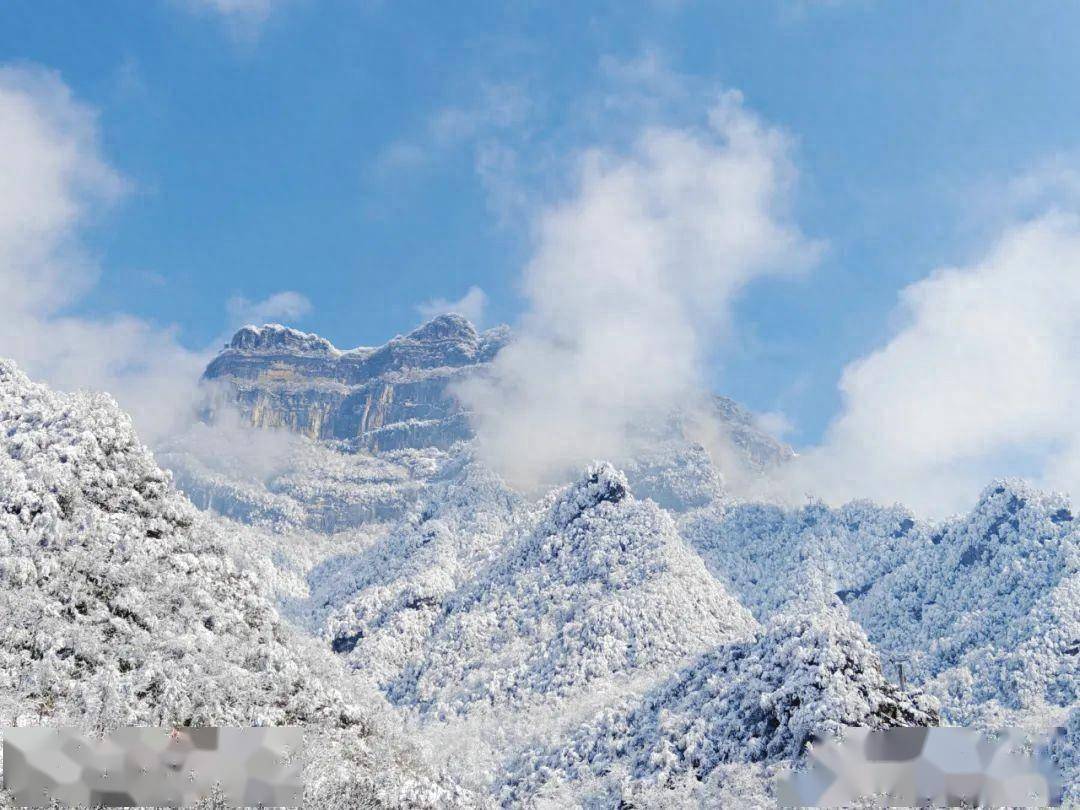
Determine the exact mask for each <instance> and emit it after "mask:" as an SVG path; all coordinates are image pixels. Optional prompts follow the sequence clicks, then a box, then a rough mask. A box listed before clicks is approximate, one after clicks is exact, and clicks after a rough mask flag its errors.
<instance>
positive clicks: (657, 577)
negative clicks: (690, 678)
mask: <svg viewBox="0 0 1080 810" xmlns="http://www.w3.org/2000/svg"><path fill="white" fill-rule="evenodd" d="M523 534H524V536H523V537H522V538H521V539H519V540H516V541H513V542H509V543H507V544H506V545H505V547H504V548H502V549H500V554H499V555H498V556H497V557H496V558H495V559H494V560H493V562H492V564H491V565H490V566H489V567H488V568H487V569H486V570H481V571H480V572H479V573H478V574H477V575H476V577H475V579H474V580H473V581H472V582H471V583H469V584H468V585H467V586H466V587H464V588H460V589H458V590H457V591H455V592H454V593H452V594H450V595H449V596H448V598H446V599H445V600H444V601H443V602H442V605H441V615H440V616H439V617H438V618H437V620H436V622H435V624H434V626H433V628H432V634H431V637H430V639H429V640H427V642H426V643H425V645H424V650H423V656H422V658H421V659H420V660H419V661H418V662H417V663H416V664H415V665H413V666H412V667H411V668H410V669H409V670H407V671H406V672H405V673H404V674H403V676H402V678H401V679H400V681H399V682H398V683H397V684H395V685H394V686H393V687H392V688H391V690H390V694H391V696H392V698H393V699H394V700H395V701H396V702H398V703H405V704H409V705H416V706H417V707H418V708H420V710H421V711H422V712H423V713H431V712H434V713H436V714H453V713H457V712H467V711H469V710H470V709H471V708H472V707H474V706H477V705H527V704H530V703H533V702H536V701H550V700H552V699H554V698H561V697H564V696H567V695H571V694H574V693H578V692H580V691H581V690H583V689H585V688H586V687H588V686H589V685H590V684H592V683H593V682H595V681H603V680H605V679H610V678H612V677H615V676H627V675H630V674H632V673H635V672H649V671H651V670H655V669H656V668H663V667H666V666H671V665H674V664H675V663H677V662H678V661H680V660H682V659H683V658H685V657H686V656H688V655H692V654H696V653H699V652H701V651H703V650H705V649H707V648H708V647H710V646H712V645H715V644H718V643H722V642H725V641H730V640H733V639H737V638H742V637H745V636H746V635H748V634H749V633H751V632H752V631H753V629H754V626H755V623H754V621H753V619H752V618H751V617H750V616H749V614H748V613H747V612H746V611H745V610H744V609H743V608H742V606H741V605H739V604H738V602H737V601H735V600H734V599H733V598H731V597H730V596H729V595H728V594H727V593H726V592H725V591H724V589H723V587H722V586H721V585H720V584H719V583H718V582H717V581H716V580H715V579H713V578H712V577H711V576H709V574H708V572H707V571H706V570H705V568H704V566H703V565H702V564H701V561H700V560H699V559H698V558H697V557H696V555H694V554H693V553H692V552H691V551H690V550H689V549H687V548H686V546H685V544H684V543H683V541H682V540H681V539H680V538H679V537H678V535H677V534H676V533H675V527H674V524H673V523H672V521H671V519H670V517H668V516H667V515H666V514H665V513H664V512H662V511H661V510H660V509H658V508H657V507H656V506H655V504H652V503H651V502H648V501H638V500H636V499H635V498H634V497H633V496H632V495H631V493H630V491H629V486H628V484H627V481H626V478H625V477H624V476H622V475H621V474H620V473H618V472H617V471H616V470H614V469H613V468H612V467H610V465H598V466H596V467H594V468H592V469H590V470H589V471H588V473H587V475H586V476H585V478H583V479H582V480H581V481H579V482H578V483H576V484H574V485H572V486H570V487H569V488H567V489H566V490H565V491H563V492H562V493H560V494H559V495H558V496H557V497H556V498H555V500H554V502H553V503H551V504H550V506H549V507H548V508H546V509H545V510H544V512H543V515H542V519H541V520H540V522H539V524H538V525H536V526H535V528H534V529H532V531H529V532H526V533H523Z"/></svg>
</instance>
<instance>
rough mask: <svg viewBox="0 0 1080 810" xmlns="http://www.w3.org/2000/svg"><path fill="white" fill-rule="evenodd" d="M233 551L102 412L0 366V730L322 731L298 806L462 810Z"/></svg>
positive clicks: (115, 415)
mask: <svg viewBox="0 0 1080 810" xmlns="http://www.w3.org/2000/svg"><path fill="white" fill-rule="evenodd" d="M230 542H231V540H230V537H229V535H228V532H227V531H223V530H222V528H221V527H220V526H218V525H216V524H215V523H214V522H213V521H211V520H208V519H207V518H206V517H205V516H204V515H202V514H201V513H199V512H198V511H197V510H196V509H194V508H193V507H192V506H191V505H190V504H189V503H188V502H187V500H186V499H184V498H183V497H182V496H181V495H179V494H178V493H177V492H176V491H175V490H174V489H173V487H172V485H171V483H170V480H169V477H168V475H167V474H166V473H164V472H162V471H161V470H160V469H159V468H158V467H157V466H156V464H155V463H154V461H153V459H152V457H151V456H150V454H149V453H148V452H147V450H146V449H145V448H144V447H143V446H142V445H141V444H140V443H139V442H138V440H137V438H136V436H135V433H134V430H133V429H132V425H131V422H130V420H129V419H128V418H127V417H126V416H125V415H124V414H122V413H120V412H119V410H118V409H117V407H116V405H115V403H114V402H113V401H112V400H111V399H110V398H108V397H105V396H91V395H82V394H76V395H58V394H54V393H52V392H50V391H48V390H47V389H45V388H44V387H43V386H40V385H35V384H33V383H30V382H29V381H28V380H27V379H26V377H25V376H24V375H23V374H22V373H21V372H20V371H19V370H18V369H17V368H15V366H14V365H13V364H11V363H10V362H8V361H2V362H0V579H2V581H3V587H2V588H0V615H2V616H4V621H3V622H0V718H2V722H3V723H5V724H6V723H11V724H16V723H17V724H26V723H45V724H65V725H77V726H80V727H84V728H89V729H105V728H112V727H114V726H116V725H121V724H128V725H168V724H178V725H179V724H183V725H205V724H217V725H249V724H310V725H311V726H313V727H317V728H323V729H325V732H324V733H323V734H321V735H320V734H314V735H312V741H313V744H314V746H315V753H316V756H315V758H314V759H313V761H312V762H311V764H310V766H309V773H310V776H311V777H312V778H311V779H310V787H311V790H312V794H311V795H312V796H313V797H318V796H324V797H326V796H332V795H334V794H337V793H339V792H343V791H351V792H352V793H353V794H354V795H355V796H357V797H360V796H361V795H366V796H368V797H370V799H371V800H372V801H379V800H381V801H383V802H384V803H385V805H386V806H410V807H411V806H416V805H417V804H418V803H419V804H426V805H430V806H436V805H442V804H444V802H445V801H447V800H449V799H450V798H451V797H453V796H459V797H460V798H461V799H462V800H463V801H464V800H466V798H467V797H466V795H465V794H463V793H460V791H459V789H457V788H456V787H455V786H454V785H453V783H452V782H450V781H449V780H448V779H446V778H444V777H440V776H437V775H436V774H435V772H434V771H430V770H429V769H428V768H427V766H426V765H425V764H424V762H423V760H422V758H421V757H420V756H419V754H417V753H413V752H411V751H410V749H409V746H408V745H406V744H404V743H403V742H402V741H401V740H399V738H398V733H397V732H396V731H395V730H394V729H393V724H392V723H390V722H387V716H386V713H385V711H384V710H381V709H379V701H378V700H377V699H376V698H375V696H374V695H373V694H371V693H370V692H369V691H367V690H364V689H362V688H359V687H358V685H357V684H356V683H355V682H354V681H352V680H351V679H350V678H348V677H347V676H346V675H345V674H344V673H343V671H342V669H341V668H340V667H339V666H337V664H336V662H335V661H334V660H333V659H332V656H330V655H329V654H328V653H327V652H326V651H324V650H321V649H319V648H318V647H317V646H316V645H314V644H312V643H311V642H310V641H309V640H307V639H305V638H303V637H302V636H301V635H299V634H297V633H296V632H294V631H293V630H292V629H290V628H289V627H288V626H287V625H286V624H285V623H283V622H282V621H281V619H280V618H279V617H278V614H277V611H276V610H275V607H274V605H273V604H272V602H271V600H270V599H269V598H268V594H267V593H266V591H265V589H264V588H262V587H261V586H260V583H259V582H258V580H257V578H256V577H255V576H254V575H253V574H252V572H250V571H245V570H242V569H241V568H239V567H238V565H237V564H236V562H235V561H234V559H233V556H232V555H231V553H230ZM320 739H321V740H322V741H321V742H320ZM345 763H351V764H350V766H349V767H348V769H347V770H346V771H344V772H343V771H342V769H341V767H340V766H341V765H342V764H345ZM388 774H391V775H392V778H391V779H388V778H387V775H388ZM322 806H328V807H332V806H335V805H334V804H333V803H332V802H331V803H328V804H325V805H322Z"/></svg>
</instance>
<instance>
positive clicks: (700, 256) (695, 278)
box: [459, 92, 817, 487]
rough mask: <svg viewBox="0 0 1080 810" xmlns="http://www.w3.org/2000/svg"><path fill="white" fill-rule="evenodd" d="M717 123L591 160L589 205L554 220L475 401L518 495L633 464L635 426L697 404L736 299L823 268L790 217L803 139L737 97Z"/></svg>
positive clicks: (583, 196) (580, 188)
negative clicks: (813, 266)
mask: <svg viewBox="0 0 1080 810" xmlns="http://www.w3.org/2000/svg"><path fill="white" fill-rule="evenodd" d="M708 121H709V125H708V126H707V127H686V128H670V127H647V128H646V129H645V130H644V131H642V132H640V133H639V135H638V137H637V138H636V139H635V140H634V142H633V144H632V146H631V147H630V148H629V149H628V150H626V151H622V150H615V149H593V150H590V151H588V152H586V153H585V154H584V156H583V157H582V158H581V161H580V165H579V171H578V177H577V187H576V191H575V192H574V193H573V195H572V196H571V197H570V198H569V199H566V200H565V201H563V202H561V203H559V204H557V205H555V206H552V207H550V208H549V209H547V210H546V211H544V213H543V214H542V215H541V216H540V217H539V218H538V222H537V224H536V238H537V250H536V253H535V255H534V256H533V258H532V260H531V261H530V262H529V264H528V265H527V267H526V268H525V271H524V278H523V285H522V286H523V289H524V293H525V295H526V297H527V301H528V308H527V311H526V313H525V315H524V317H523V319H522V322H521V324H520V328H519V330H518V332H517V336H516V339H515V341H514V343H512V344H511V345H510V346H508V347H507V348H506V349H504V350H503V351H501V352H500V353H499V355H498V356H497V358H496V360H495V361H494V364H493V368H492V374H491V375H490V378H487V379H482V380H475V381H473V382H471V383H469V384H468V385H466V386H464V387H462V389H461V390H460V391H459V395H460V397H461V398H462V399H463V400H464V401H465V402H466V404H468V405H469V406H470V407H471V408H472V409H473V411H474V412H475V414H476V420H477V429H478V434H479V449H480V452H481V454H482V455H483V456H484V457H485V458H486V459H487V460H488V461H489V462H490V463H492V464H494V465H495V466H496V467H497V468H498V469H499V470H501V471H502V472H503V474H504V475H506V476H507V478H508V479H509V480H510V481H511V482H513V483H515V484H517V485H519V486H524V487H530V486H533V485H536V484H540V483H546V482H550V481H552V480H556V479H558V478H560V477H561V476H563V475H564V474H566V473H568V472H570V471H572V470H574V469H575V468H576V467H579V466H580V465H582V464H584V463H586V462H588V461H589V460H591V459H593V458H596V457H605V458H612V459H616V460H617V459H619V458H623V457H625V455H626V453H627V452H629V451H631V450H632V449H633V448H634V445H635V441H636V439H635V436H636V433H637V431H636V430H635V425H639V424H641V423H643V422H645V421H648V420H655V419H661V418H663V417H664V416H666V415H667V413H668V412H669V411H670V410H671V409H672V408H675V407H677V406H686V405H688V404H692V403H693V402H694V401H696V397H697V396H698V395H699V392H700V391H701V390H702V387H701V383H702V380H701V377H700V371H701V368H702V361H703V353H704V343H705V342H706V340H707V339H708V338H709V337H710V336H711V335H713V334H715V332H716V330H718V329H720V328H722V327H723V326H724V325H725V321H726V316H727V309H728V304H729V303H730V301H731V299H732V297H733V296H734V295H735V294H736V293H737V292H738V291H739V290H740V289H741V288H742V287H743V286H745V284H746V283H747V282H749V281H750V280H752V279H754V278H756V277H758V276H761V275H763V274H768V273H780V272H787V271H791V270H794V269H797V268H803V267H806V266H807V265H808V264H809V263H811V262H812V261H814V259H815V257H816V253H817V246H816V245H814V244H811V243H809V242H807V241H806V240H805V239H804V238H803V237H802V236H801V234H800V233H799V232H798V230H797V229H796V228H794V227H793V226H792V225H791V224H790V223H789V222H788V218H787V215H786V208H787V203H788V196H789V192H790V189H791V186H792V183H793V181H794V178H795V171H794V168H793V167H792V164H791V162H790V160H789V148H790V145H789V142H788V139H787V138H786V137H785V136H784V135H783V134H782V133H780V132H778V131H777V130H774V129H770V128H768V127H767V126H765V125H764V124H762V122H761V121H760V120H758V119H757V118H756V117H755V116H754V115H753V114H751V113H750V112H748V111H747V110H746V109H745V108H744V106H743V104H742V98H741V96H740V95H739V94H738V93H736V92H728V93H725V94H724V95H722V96H721V97H720V99H719V100H718V101H717V102H716V103H715V105H714V106H713V108H712V109H711V111H710V112H709V116H708Z"/></svg>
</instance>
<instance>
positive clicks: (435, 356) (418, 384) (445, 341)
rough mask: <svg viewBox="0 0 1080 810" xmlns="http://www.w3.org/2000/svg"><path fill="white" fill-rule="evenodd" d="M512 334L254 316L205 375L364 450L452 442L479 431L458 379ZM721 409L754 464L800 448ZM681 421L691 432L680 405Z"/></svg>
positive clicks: (259, 405)
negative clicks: (369, 332)
mask: <svg viewBox="0 0 1080 810" xmlns="http://www.w3.org/2000/svg"><path fill="white" fill-rule="evenodd" d="M512 338H513V334H512V332H511V330H510V328H509V327H507V326H497V327H494V328H493V329H488V330H485V331H478V330H477V329H476V327H474V326H473V325H472V324H471V323H470V322H469V321H468V320H466V319H465V318H463V317H462V316H460V315H454V314H447V315H439V316H437V317H435V318H433V319H432V320H430V321H428V322H427V323H425V324H423V325H422V326H420V327H418V328H416V329H414V330H413V331H412V332H409V333H408V334H406V335H398V336H397V337H394V338H392V339H391V340H389V341H388V342H387V343H385V344H383V345H382V346H378V347H360V348H355V349H348V350H342V349H338V348H337V347H335V346H334V345H333V344H332V343H331V342H330V341H328V340H326V339H325V338H323V337H320V336H318V335H316V334H311V333H308V332H301V331H299V330H297V329H291V328H289V327H286V326H282V325H280V324H266V325H264V326H245V327H243V328H242V329H240V330H239V331H238V332H237V333H236V334H235V335H234V336H233V338H232V340H231V341H229V343H228V344H227V345H226V346H225V348H224V349H223V350H222V351H221V353H220V354H218V356H217V357H216V358H215V359H214V360H213V361H212V362H211V363H210V364H209V365H208V366H207V368H206V371H205V372H204V374H203V379H204V380H206V381H207V382H210V383H217V384H220V385H222V386H223V387H222V388H221V389H220V392H221V393H222V394H223V395H224V396H225V399H226V401H228V402H231V403H234V404H235V405H237V406H238V407H239V409H240V412H241V414H242V415H243V417H244V419H245V420H246V421H248V422H249V423H250V424H252V425H254V426H256V427H278V428H287V429H289V430H291V431H293V432H296V433H299V434H302V435H304V436H307V437H308V438H311V439H326V440H344V441H347V442H349V446H350V448H351V449H354V450H368V451H373V452H380V451H388V450H400V449H405V448H426V447H435V448H439V449H442V450H445V449H448V448H449V447H450V446H451V445H452V444H454V443H455V442H457V441H461V440H466V439H469V438H471V437H472V435H473V434H472V428H471V425H470V424H469V419H468V413H467V412H466V411H465V410H464V408H463V407H462V405H461V403H460V402H458V401H457V400H456V399H455V398H454V397H453V395H452V394H451V392H450V387H451V385H452V384H453V383H455V382H458V381H460V380H462V379H464V378H466V377H467V376H469V375H473V374H477V373H483V371H484V370H485V369H486V368H487V367H488V366H489V364H490V363H491V361H492V360H493V359H494V358H495V355H496V354H498V352H499V351H500V350H501V349H502V348H503V346H505V345H506V344H507V343H509V342H510V340H511V339H512ZM218 404H219V405H220V400H218ZM712 415H713V416H714V417H715V419H716V420H717V421H718V422H719V423H720V424H722V425H723V426H724V428H725V430H726V432H727V435H728V438H729V439H730V441H731V444H732V445H733V447H734V448H735V450H736V451H737V452H738V454H739V456H740V457H741V458H742V460H743V461H744V462H745V464H746V465H747V467H748V468H749V469H751V470H754V471H761V470H764V469H768V468H770V467H773V466H775V465H777V464H780V463H783V462H784V461H786V460H788V459H789V458H791V457H792V455H793V453H792V450H791V448H790V447H788V446H787V445H785V444H784V443H783V442H780V441H778V440H777V439H775V438H774V437H772V436H770V435H769V434H768V433H766V432H765V431H763V430H761V429H760V428H759V427H758V426H757V423H756V420H755V417H754V415H753V414H752V413H751V412H750V411H748V410H747V409H745V408H743V407H742V406H741V405H739V404H738V403H736V402H735V401H734V400H731V399H728V398H727V397H721V396H716V397H714V398H713V414H712ZM652 427H653V428H654V429H657V430H663V429H665V426H652ZM671 428H672V429H673V430H674V432H675V433H678V434H683V433H684V425H683V424H682V421H681V419H680V417H678V416H677V415H676V418H675V419H674V420H673V423H672V425H671Z"/></svg>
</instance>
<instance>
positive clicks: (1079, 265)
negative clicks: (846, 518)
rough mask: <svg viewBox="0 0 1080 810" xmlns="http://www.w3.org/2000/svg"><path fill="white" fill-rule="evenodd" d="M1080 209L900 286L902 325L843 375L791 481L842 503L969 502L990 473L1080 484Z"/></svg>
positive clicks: (936, 509)
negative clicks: (828, 419)
mask: <svg viewBox="0 0 1080 810" xmlns="http://www.w3.org/2000/svg"><path fill="white" fill-rule="evenodd" d="M1078 313H1080V217H1077V216H1075V215H1073V214H1068V213H1063V212H1061V211H1054V212H1051V213H1047V214H1044V215H1042V216H1040V217H1037V218H1034V219H1032V220H1029V221H1027V222H1023V223H1019V224H1014V225H1012V226H1010V227H1008V228H1007V229H1005V231H1004V232H1003V233H1001V234H1000V235H999V237H998V238H997V239H996V240H995V242H994V243H993V244H992V245H991V247H990V248H989V250H987V251H986V253H985V255H983V256H982V257H981V258H980V259H979V260H978V261H975V262H973V263H971V264H970V265H967V266H963V267H948V268H942V269H940V270H937V271H935V272H934V273H931V274H930V275H929V276H928V277H927V278H925V279H923V280H921V281H919V282H917V283H915V284H912V285H911V286H909V287H907V288H906V289H904V290H903V291H902V293H901V294H900V315H901V316H902V318H903V320H904V324H905V325H904V326H903V327H902V328H901V329H900V330H899V331H898V332H897V334H896V335H895V336H894V337H893V338H892V339H891V340H890V341H889V342H888V343H887V344H886V345H885V346H883V347H882V348H880V349H878V350H877V351H874V352H872V353H870V354H868V355H867V356H865V357H862V358H860V359H859V360H857V361H855V362H853V363H851V364H850V365H849V366H848V367H847V368H846V369H845V370H844V373H843V377H842V379H841V381H840V390H841V392H842V396H843V404H842V408H841V411H840V413H839V415H838V416H837V417H836V418H835V420H834V421H833V423H832V424H831V426H830V427H829V429H828V432H827V434H826V436H825V439H824V441H823V442H822V444H821V446H819V447H816V448H812V449H811V450H809V451H807V452H805V453H804V454H803V456H802V457H801V458H800V459H799V460H798V462H797V464H795V465H794V467H793V468H792V469H791V470H789V471H788V480H787V483H788V485H789V486H791V487H792V488H793V489H796V490H797V489H803V490H805V491H807V492H815V493H817V494H820V495H823V496H825V497H826V498H828V499H830V500H833V501H838V500H843V499H847V498H851V497H870V498H874V499H876V500H879V501H884V502H893V501H897V500H899V501H902V502H904V503H906V504H908V505H909V506H912V507H914V508H916V509H919V510H921V511H922V512H924V513H927V514H934V515H941V514H945V513H948V512H952V511H956V510H959V509H962V508H965V507H967V506H970V504H971V502H972V501H973V500H974V498H975V497H977V495H978V492H979V491H980V489H981V488H982V487H983V486H985V485H986V484H987V483H988V482H989V481H990V480H991V479H992V478H994V477H999V476H1002V475H1022V476H1024V477H1027V478H1029V479H1031V480H1033V481H1035V482H1036V483H1038V484H1040V485H1042V486H1046V487H1050V488H1054V489H1060V490H1066V491H1069V492H1072V493H1074V494H1075V493H1080V412H1078V411H1077V410H1076V408H1075V403H1076V401H1077V394H1078V393H1080V365H1078V364H1077V362H1076V358H1077V356H1080V316H1078Z"/></svg>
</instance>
